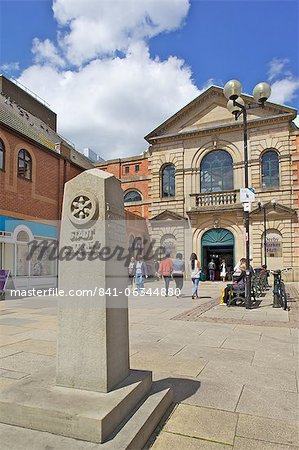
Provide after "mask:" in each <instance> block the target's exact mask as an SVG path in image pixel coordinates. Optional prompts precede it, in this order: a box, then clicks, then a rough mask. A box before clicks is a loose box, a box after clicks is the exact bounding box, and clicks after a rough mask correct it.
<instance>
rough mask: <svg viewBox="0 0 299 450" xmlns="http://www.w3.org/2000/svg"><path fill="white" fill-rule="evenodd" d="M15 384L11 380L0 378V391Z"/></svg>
mask: <svg viewBox="0 0 299 450" xmlns="http://www.w3.org/2000/svg"><path fill="white" fill-rule="evenodd" d="M14 383H15V380H14V379H13V378H4V377H1V376H0V389H5V388H7V387H9V386H11V385H12V384H14Z"/></svg>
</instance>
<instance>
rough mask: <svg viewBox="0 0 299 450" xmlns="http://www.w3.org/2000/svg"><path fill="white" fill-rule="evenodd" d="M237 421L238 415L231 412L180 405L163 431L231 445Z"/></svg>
mask: <svg viewBox="0 0 299 450" xmlns="http://www.w3.org/2000/svg"><path fill="white" fill-rule="evenodd" d="M237 419H238V415H237V414H234V413H231V412H227V411H219V410H216V409H209V408H202V407H198V406H190V405H183V404H180V405H178V406H177V407H176V409H175V410H174V412H173V414H172V415H171V417H170V419H169V420H168V422H167V423H166V425H165V427H164V431H169V432H171V433H179V434H183V435H185V436H190V437H197V438H201V439H206V440H209V441H214V442H218V443H219V444H230V445H232V444H233V441H234V436H235V430H236V425H237Z"/></svg>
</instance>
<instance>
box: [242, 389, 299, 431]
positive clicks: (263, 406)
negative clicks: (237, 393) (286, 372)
mask: <svg viewBox="0 0 299 450" xmlns="http://www.w3.org/2000/svg"><path fill="white" fill-rule="evenodd" d="M236 411H237V412H240V413H243V414H250V415H253V416H262V417H268V418H273V419H280V420H281V421H282V423H283V421H284V420H286V419H287V420H288V421H296V420H298V393H296V392H287V391H280V390H277V389H267V388H261V387H258V386H255V387H253V386H244V389H243V391H242V394H241V397H240V400H239V403H238V406H237V409H236Z"/></svg>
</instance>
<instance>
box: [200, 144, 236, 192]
mask: <svg viewBox="0 0 299 450" xmlns="http://www.w3.org/2000/svg"><path fill="white" fill-rule="evenodd" d="M233 178H234V177H233V160H232V157H231V156H230V154H229V153H227V152H226V151H225V150H213V151H211V152H210V153H208V154H207V156H205V157H204V158H203V160H202V162H201V165H200V191H201V192H219V191H230V190H232V189H234V180H233Z"/></svg>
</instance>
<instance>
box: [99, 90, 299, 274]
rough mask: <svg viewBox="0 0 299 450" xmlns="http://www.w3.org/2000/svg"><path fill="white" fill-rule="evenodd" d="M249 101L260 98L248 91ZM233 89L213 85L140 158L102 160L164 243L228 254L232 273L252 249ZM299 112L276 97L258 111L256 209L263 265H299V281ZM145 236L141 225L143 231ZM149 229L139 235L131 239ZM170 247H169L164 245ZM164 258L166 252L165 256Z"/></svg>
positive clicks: (151, 137)
mask: <svg viewBox="0 0 299 450" xmlns="http://www.w3.org/2000/svg"><path fill="white" fill-rule="evenodd" d="M242 97H243V99H244V101H245V102H246V103H249V104H250V103H254V100H253V98H252V97H251V96H248V95H242ZM226 103H227V100H226V98H225V97H224V95H223V90H222V89H221V88H219V87H217V86H212V87H210V88H208V89H207V90H206V91H205V92H204V93H202V94H201V95H199V96H198V97H197V98H195V99H194V100H193V101H192V102H191V103H189V104H188V105H186V106H185V107H184V108H182V109H181V110H180V111H178V112H177V113H176V114H174V115H173V116H172V117H170V118H169V119H168V120H166V121H165V122H164V123H162V124H161V125H160V126H158V127H157V128H156V129H154V130H153V131H152V132H150V133H149V134H148V135H147V136H146V137H145V139H146V140H147V142H148V143H149V148H148V150H147V151H146V152H145V153H144V154H143V155H139V156H136V157H129V158H123V159H116V160H111V161H106V162H103V163H100V164H97V167H98V168H99V169H102V170H107V171H109V172H111V173H114V175H115V176H117V177H118V178H120V180H121V182H122V187H123V190H124V202H125V206H126V209H127V210H128V211H131V212H132V213H135V214H139V215H140V216H142V217H144V218H145V219H146V221H147V228H148V232H149V235H150V236H151V239H152V240H153V241H154V242H155V245H156V246H159V248H161V249H163V250H164V253H165V252H166V251H168V252H170V253H171V255H172V256H175V254H176V252H182V253H183V255H184V258H185V259H186V260H187V259H188V258H189V256H190V254H191V252H196V253H197V255H198V256H199V258H200V260H201V265H202V267H203V268H204V270H206V268H207V264H208V262H209V261H210V260H211V259H214V261H215V262H216V265H217V266H218V267H219V263H220V261H221V260H222V259H225V260H226V263H227V266H228V269H229V270H232V269H233V267H234V265H235V264H236V262H237V261H238V260H239V259H240V258H241V257H244V255H245V239H246V236H245V229H244V214H243V206H242V204H241V202H240V197H239V192H240V188H242V187H244V186H245V180H244V144H243V127H242V120H241V119H239V120H238V121H235V118H234V116H233V115H232V114H230V113H229V112H228V110H227V108H226ZM296 115H297V111H296V110H295V109H293V108H291V107H288V106H284V105H280V104H275V103H271V102H267V103H266V104H265V107H264V108H263V109H262V108H260V109H253V110H249V111H248V134H249V136H248V145H249V184H250V187H252V188H254V189H255V192H256V201H255V202H254V203H253V204H252V211H251V214H250V246H251V257H252V259H253V262H252V264H253V266H254V267H259V266H260V265H261V264H262V263H263V262H264V251H265V248H264V220H263V211H262V210H261V209H260V208H259V207H258V201H260V202H261V203H262V204H263V205H264V206H265V207H266V230H267V231H266V239H267V242H266V253H267V263H268V267H269V268H272V269H274V268H283V267H293V271H292V272H291V273H290V275H288V277H289V278H288V279H289V280H291V279H293V280H298V278H299V271H298V239H297V238H296V232H298V216H297V212H298V201H297V200H296V199H297V197H298V196H297V195H296V194H297V191H296V192H295V190H294V189H295V188H294V185H293V178H294V164H296V157H295V155H296V154H297V153H296V151H297V150H296V140H297V142H298V134H299V130H298V128H297V127H296V125H295V124H294V122H293V120H294V118H295V117H296ZM137 233H138V231H137ZM136 238H139V239H140V240H142V239H143V236H133V235H132V236H131V237H130V239H131V240H134V239H135V240H136ZM162 253H163V252H162ZM161 256H162V254H161Z"/></svg>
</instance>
